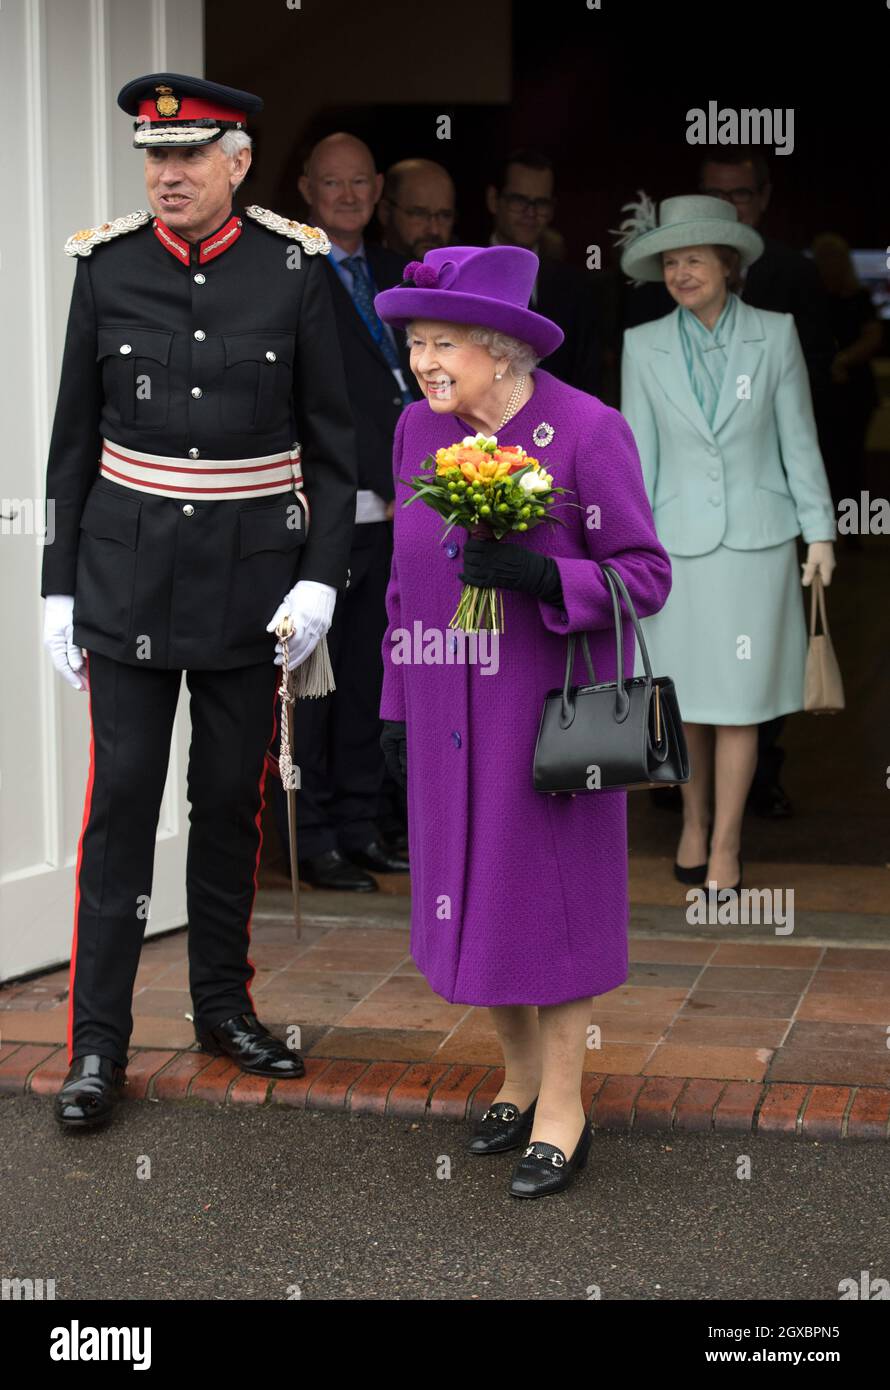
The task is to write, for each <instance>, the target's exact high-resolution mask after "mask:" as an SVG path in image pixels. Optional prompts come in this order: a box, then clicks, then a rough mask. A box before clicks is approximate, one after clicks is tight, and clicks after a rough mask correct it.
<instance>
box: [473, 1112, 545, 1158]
mask: <svg viewBox="0 0 890 1390" xmlns="http://www.w3.org/2000/svg"><path fill="white" fill-rule="evenodd" d="M537 1103H538V1102H537V1100H533V1101H532V1103H531V1105H530V1106H529V1107H528V1109H527V1110H523V1111H521V1112H520V1109H519V1107H518V1105H513V1104H511V1102H510V1101H507V1100H497V1101H495V1103H494V1105H490V1106H489V1107H488V1109H487V1110H486V1112H485V1114H484V1115H483V1116H482V1118H481V1120H480V1121H479V1124H478V1125H477V1127H476V1131H475V1133H474V1134H473V1137H472V1139H471V1140H470V1141H469V1143H468V1144H467V1153H471V1154H505V1153H508V1152H509V1151H510V1149H518V1148H521V1146H522V1145H523V1144H526V1143H527V1142H528V1136H529V1135H530V1134H531V1132H532V1124H533V1123H534V1118H535V1106H536V1105H537Z"/></svg>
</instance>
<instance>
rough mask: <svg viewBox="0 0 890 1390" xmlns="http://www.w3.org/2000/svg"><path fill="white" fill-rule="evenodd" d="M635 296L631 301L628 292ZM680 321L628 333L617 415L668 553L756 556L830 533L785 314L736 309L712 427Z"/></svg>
mask: <svg viewBox="0 0 890 1390" xmlns="http://www.w3.org/2000/svg"><path fill="white" fill-rule="evenodd" d="M631 293H633V291H631ZM679 318H680V310H679V308H677V309H675V310H674V312H673V313H671V314H667V315H666V316H665V317H664V318H661V319H656V320H655V321H654V322H653V323H643V324H640V325H639V327H637V328H631V329H628V331H627V332H626V333H625V335H624V352H623V357H622V367H621V413H622V414H623V415H624V417H625V419H626V420H627V422H628V424H629V425H630V427H631V429H632V430H633V434H634V438H635V440H636V443H637V449H638V450H639V454H640V461H641V463H642V466H643V479H644V481H645V484H646V491H647V493H648V494H649V502H650V504H651V506H652V513H653V516H654V518H655V526H656V530H657V532H658V538H659V540H660V541H661V543H662V545H663V546H664V548H665V549H666V550H667V551H668V553H669V554H673V555H706V554H707V553H708V552H709V551H711V550H714V549H715V547H716V546H718V545H725V546H729V548H730V549H731V550H762V549H764V548H765V547H766V546H770V545H778V544H780V543H781V542H782V541H787V540H790V539H791V538H792V536H798V535H803V538H804V540H805V541H807V542H810V541H831V540H834V539H835V536H836V528H835V519H834V506H833V504H832V500H831V492H830V489H829V486H828V480H827V478H826V476H825V465H824V463H823V461H822V455H821V453H820V452H819V441H818V438H817V436H816V425H815V422H814V420H813V404H812V400H811V397H810V384H809V380H808V377H807V370H806V365H805V363H804V357H803V353H802V352H801V347H800V341H799V339H798V336H797V329H796V328H795V326H794V318H793V317H792V315H791V314H774V313H772V312H770V311H768V310H766V309H754V308H752V307H751V305H750V304H745V302H744V301H743V300H739V302H738V304H737V306H736V322H735V330H734V332H733V335H732V338H731V339H730V342H729V344H728V348H727V367H726V376H725V378H724V380H723V388H722V390H721V393H720V399H719V401H718V404H717V412H716V414H715V416H714V424H713V427H711V426H710V425H709V424H708V422H707V420H706V419H705V417H704V415H703V413H702V410H701V407H700V406H699V404H698V401H697V400H696V399H695V396H694V395H693V392H692V387H691V386H690V384H689V374H688V372H687V370H686V362H685V359H684V357H683V348H682V345H681V342H680V327H679Z"/></svg>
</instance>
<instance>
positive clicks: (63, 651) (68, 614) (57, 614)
mask: <svg viewBox="0 0 890 1390" xmlns="http://www.w3.org/2000/svg"><path fill="white" fill-rule="evenodd" d="M43 645H44V646H45V647H46V649H47V651H48V652H49V654H50V656H51V657H52V662H53V665H54V666H55V668H56V670H57V671H58V672H59V675H61V676H63V677H64V679H65V680H66V681H67V682H68V684H69V685H73V686H74V689H75V690H89V688H90V681H89V675H88V668H87V667H86V666H85V664H84V657H85V655H86V653H85V652H84V651H83V649H82V648H81V647H78V645H77V643H76V642H75V641H74V595H73V594H47V596H46V598H45V600H44V609H43Z"/></svg>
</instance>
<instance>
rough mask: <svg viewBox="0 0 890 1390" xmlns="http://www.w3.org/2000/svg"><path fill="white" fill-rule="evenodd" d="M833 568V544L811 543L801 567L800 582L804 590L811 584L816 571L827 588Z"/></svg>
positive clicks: (827, 542) (824, 542)
mask: <svg viewBox="0 0 890 1390" xmlns="http://www.w3.org/2000/svg"><path fill="white" fill-rule="evenodd" d="M834 566H835V558H834V544H833V542H832V541H811V542H810V544H809V545H808V546H807V558H806V561H805V562H804V565H803V574H802V575H801V577H800V582H801V584H803V586H804V588H806V587H807V586H808V585H810V584H812V582H813V577H814V575H815V573H816V571H817V570H818V571H819V575H820V577H821V579H822V583H823V584H824V585H825V587H826V588H828V585H829V584H830V583H831V573H832V570H833V569H834Z"/></svg>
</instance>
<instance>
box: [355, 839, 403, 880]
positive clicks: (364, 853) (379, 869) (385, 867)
mask: <svg viewBox="0 0 890 1390" xmlns="http://www.w3.org/2000/svg"><path fill="white" fill-rule="evenodd" d="M346 857H347V859H348V860H349V861H350V863H352V864H357V865H358V866H359V868H361V869H370V870H371V872H372V873H375V874H406V873H407V872H408V870H409V868H410V867H411V866H410V864H409V863H408V860H407V859H406V858H404V856H403V855H401V854H397V853H396V852H395V851H394V850H391V849H387V847H386V845H385V844H384V843H383V841H382V840H372V841H371V843H370V844H369V845H365V847H364V849H351V850H347V851H346Z"/></svg>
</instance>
